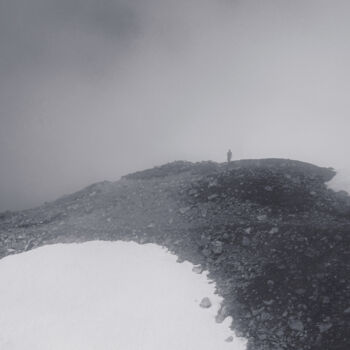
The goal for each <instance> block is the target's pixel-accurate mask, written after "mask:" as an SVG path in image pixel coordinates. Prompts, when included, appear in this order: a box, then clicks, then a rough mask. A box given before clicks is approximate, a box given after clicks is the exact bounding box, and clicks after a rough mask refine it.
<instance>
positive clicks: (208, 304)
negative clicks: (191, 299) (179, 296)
mask: <svg viewBox="0 0 350 350" xmlns="http://www.w3.org/2000/svg"><path fill="white" fill-rule="evenodd" d="M211 305H212V304H211V301H210V299H209V298H208V297H205V298H203V299H202V301H201V302H200V304H199V306H200V307H202V308H204V309H208V308H210V307H211Z"/></svg>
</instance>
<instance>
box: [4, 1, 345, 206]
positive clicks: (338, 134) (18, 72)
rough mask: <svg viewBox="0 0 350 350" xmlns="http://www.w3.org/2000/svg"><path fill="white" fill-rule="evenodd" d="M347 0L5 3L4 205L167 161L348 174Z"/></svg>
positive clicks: (56, 193) (31, 203)
mask: <svg viewBox="0 0 350 350" xmlns="http://www.w3.org/2000/svg"><path fill="white" fill-rule="evenodd" d="M349 11H350V2H349V1H348V0H344V1H338V0H328V1H325V0H293V1H290V0H264V1H261V0H255V1H254V0H253V1H249V0H239V1H236V0H8V1H6V0H0V211H3V210H6V209H21V208H27V207H30V206H34V205H38V204H41V203H42V202H43V201H47V200H53V199H55V198H56V197H58V196H61V195H63V194H66V193H70V192H73V191H75V190H78V189H80V188H81V187H84V186H85V185H88V184H90V183H92V182H96V181H102V180H105V179H107V180H116V179H118V178H119V177H120V176H121V175H123V174H126V173H128V172H131V171H135V170H140V169H143V168H146V167H152V166H154V165H160V164H162V163H165V162H169V161H173V160H179V159H186V160H191V161H199V160H208V159H212V160H215V161H224V160H225V157H226V151H227V149H228V148H231V149H232V152H233V158H234V159H240V158H260V157H286V158H294V159H299V160H304V161H310V162H314V163H316V164H319V165H326V166H333V167H344V166H349V164H350V160H348V157H347V155H348V149H349V143H350V142H349V138H348V133H349V129H350V128H349V127H350V119H349V109H350V98H349V91H350V90H349V88H350V68H349V67H350V66H349V62H350V40H349V34H350V21H349Z"/></svg>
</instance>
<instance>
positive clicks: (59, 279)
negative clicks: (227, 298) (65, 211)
mask: <svg viewBox="0 0 350 350" xmlns="http://www.w3.org/2000/svg"><path fill="white" fill-rule="evenodd" d="M192 267H193V266H192V265H191V264H190V263H187V262H185V263H181V264H180V263H177V262H176V256H174V255H172V254H170V253H168V252H167V251H165V250H164V249H162V248H161V247H159V246H157V245H153V244H146V245H138V244H136V243H132V242H103V241H93V242H88V243H83V244H56V245H51V246H45V247H41V248H38V249H35V250H32V251H30V252H26V253H21V254H18V255H12V256H8V257H6V258H4V259H2V260H0V349H1V350H112V349H113V350H199V349H200V350H213V349H215V350H221V349H222V350H224V349H231V350H243V349H245V348H246V341H245V340H244V339H242V338H237V337H235V336H234V334H233V332H232V331H231V330H230V329H229V325H230V323H231V321H232V320H231V319H230V318H227V319H226V320H225V321H224V322H223V323H222V324H218V323H216V322H215V315H216V313H217V311H218V308H219V304H220V302H221V300H222V299H221V298H220V297H219V296H217V295H215V294H214V290H215V285H214V283H211V284H209V281H208V279H207V276H206V274H196V273H194V272H192ZM204 297H209V299H210V300H211V302H212V303H213V305H212V307H210V308H207V309H205V308H201V307H200V306H199V304H200V302H201V300H202V298H204ZM229 336H233V341H232V342H226V341H225V339H227V338H228V337H229Z"/></svg>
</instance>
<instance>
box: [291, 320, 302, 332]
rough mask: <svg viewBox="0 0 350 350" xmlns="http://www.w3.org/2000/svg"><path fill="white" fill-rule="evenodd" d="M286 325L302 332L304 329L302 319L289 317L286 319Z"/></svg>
mask: <svg viewBox="0 0 350 350" xmlns="http://www.w3.org/2000/svg"><path fill="white" fill-rule="evenodd" d="M288 326H289V328H290V329H293V330H294V331H298V332H302V331H303V330H304V324H303V322H302V321H300V320H298V319H297V318H295V317H290V318H289V319H288Z"/></svg>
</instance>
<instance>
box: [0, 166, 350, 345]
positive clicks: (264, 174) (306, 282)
mask: <svg viewBox="0 0 350 350" xmlns="http://www.w3.org/2000/svg"><path fill="white" fill-rule="evenodd" d="M333 176H334V171H333V170H332V169H328V168H319V167H317V166H314V165H311V164H307V163H303V162H297V161H291V160H283V159H266V160H245V161H237V162H232V163H230V164H227V163H226V164H217V163H214V162H201V163H195V164H193V163H190V162H174V163H170V164H166V165H164V166H162V167H157V168H154V169H149V170H146V171H143V172H138V173H134V174H130V175H128V176H126V177H124V178H123V179H121V180H119V181H117V182H102V183H98V184H94V185H91V186H89V187H87V188H85V189H83V190H81V191H79V192H77V193H74V194H72V195H69V196H65V197H63V198H60V199H58V200H57V201H55V202H52V203H47V204H45V205H43V206H41V207H39V208H36V209H32V210H26V211H22V212H14V213H12V212H6V213H2V214H0V257H4V256H7V255H9V254H15V253H19V252H23V251H27V250H30V249H34V248H35V247H38V246H42V245H45V244H51V243H58V242H82V241H87V240H96V239H101V240H120V239H122V240H133V241H137V242H139V243H141V244H142V243H148V242H152V243H157V244H160V245H163V246H165V247H167V248H168V249H169V250H171V251H172V252H174V253H175V254H177V255H178V256H179V262H181V261H184V260H189V261H191V262H192V263H193V264H195V265H196V268H195V272H196V273H201V272H202V270H203V269H205V270H208V271H209V272H210V277H211V278H212V279H214V280H215V281H216V283H217V288H218V292H219V293H220V294H221V295H222V296H223V297H224V304H223V306H222V309H221V310H220V312H219V315H218V316H217V321H218V322H222V321H223V319H224V318H225V317H227V316H232V317H233V319H234V324H233V327H234V329H235V330H236V333H237V335H242V336H245V337H247V338H248V339H249V344H248V349H269V350H273V349H276V350H277V349H305V350H307V349H312V350H316V349H322V350H328V349H344V350H345V349H346V350H348V349H350V336H349V334H350V332H349V330H350V305H349V300H350V283H349V276H350V197H349V196H348V195H347V194H346V193H343V192H340V193H336V192H334V191H332V190H330V189H327V187H326V185H325V181H328V180H330V179H331V178H332V177H333ZM228 341H229V340H228Z"/></svg>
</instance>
